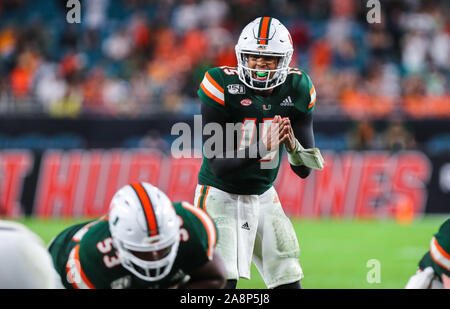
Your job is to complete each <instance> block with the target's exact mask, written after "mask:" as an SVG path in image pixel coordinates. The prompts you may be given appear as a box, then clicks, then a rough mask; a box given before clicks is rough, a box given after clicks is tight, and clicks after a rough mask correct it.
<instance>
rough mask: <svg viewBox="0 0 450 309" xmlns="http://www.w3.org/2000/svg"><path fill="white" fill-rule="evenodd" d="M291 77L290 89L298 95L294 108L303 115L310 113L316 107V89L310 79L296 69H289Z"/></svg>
mask: <svg viewBox="0 0 450 309" xmlns="http://www.w3.org/2000/svg"><path fill="white" fill-rule="evenodd" d="M289 75H292V87H293V88H294V91H296V92H297V93H298V94H299V97H300V98H302V99H301V100H297V102H296V104H295V107H296V108H297V109H298V110H300V111H301V112H303V113H311V112H312V111H313V110H314V107H315V105H316V89H315V88H314V85H313V83H312V81H311V78H310V77H309V76H308V74H306V73H305V72H304V71H302V70H300V69H296V68H291V69H289Z"/></svg>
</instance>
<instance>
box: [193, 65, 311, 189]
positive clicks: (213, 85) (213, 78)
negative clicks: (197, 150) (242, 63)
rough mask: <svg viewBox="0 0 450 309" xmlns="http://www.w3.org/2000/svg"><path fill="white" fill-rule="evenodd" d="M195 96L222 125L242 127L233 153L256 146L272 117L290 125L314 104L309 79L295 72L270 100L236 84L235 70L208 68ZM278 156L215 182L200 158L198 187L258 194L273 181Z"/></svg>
mask: <svg viewBox="0 0 450 309" xmlns="http://www.w3.org/2000/svg"><path fill="white" fill-rule="evenodd" d="M198 95H199V97H200V99H201V100H202V102H203V103H204V104H208V105H210V106H213V107H214V108H216V109H218V110H219V111H221V113H222V114H223V115H224V117H225V118H226V123H232V124H238V123H240V124H242V130H243V133H242V137H241V139H240V141H239V145H236V146H237V147H236V149H242V148H245V147H248V146H250V144H252V143H255V142H258V141H259V139H260V138H261V137H262V134H263V131H265V130H267V129H268V127H269V126H270V123H271V121H272V120H273V118H274V117H275V116H276V115H280V116H281V117H289V119H290V120H291V123H295V122H296V121H301V119H302V116H304V115H306V114H309V113H311V112H312V111H313V110H314V107H315V102H316V92H315V89H314V86H313V84H312V82H311V79H310V78H309V76H308V75H307V74H306V73H305V72H303V71H301V70H299V69H290V71H289V74H288V76H287V78H286V81H285V82H284V83H283V84H282V85H280V86H278V87H277V88H275V89H274V91H273V93H272V94H271V95H270V96H261V95H258V94H257V93H256V92H254V91H253V90H252V89H251V88H249V87H247V86H246V85H245V84H244V83H242V82H241V81H240V80H239V77H238V75H237V68H232V67H220V68H212V69H210V70H208V71H207V72H206V73H205V77H204V78H203V81H202V83H201V84H200V88H199V90H198ZM223 129H224V132H225V131H226V130H225V128H223ZM281 156H282V148H280V151H277V152H276V153H271V154H269V155H268V156H266V157H263V158H262V159H261V160H260V162H254V163H252V164H250V165H248V166H247V167H246V168H244V169H242V170H240V171H239V173H229V174H227V175H226V176H223V177H220V178H219V177H217V176H216V175H215V174H214V173H213V172H212V170H211V168H210V166H209V163H208V159H207V158H206V156H205V155H203V163H202V167H201V169H200V173H199V176H198V179H199V183H201V184H205V185H210V186H213V187H216V188H218V189H221V190H223V191H226V192H229V193H234V194H262V193H264V192H265V191H266V190H268V189H269V188H270V187H271V186H272V184H273V182H274V181H275V178H276V176H277V173H278V170H279V167H280V162H281ZM274 159H278V160H276V161H272V160H274ZM267 161H272V162H275V163H276V164H273V165H272V167H271V168H262V164H261V163H262V162H267Z"/></svg>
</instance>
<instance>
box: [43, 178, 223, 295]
mask: <svg viewBox="0 0 450 309" xmlns="http://www.w3.org/2000/svg"><path fill="white" fill-rule="evenodd" d="M216 239H217V234H216V228H215V225H214V222H213V221H212V220H211V218H210V217H209V216H208V215H207V214H206V213H205V212H204V211H202V210H200V209H197V208H195V207H193V206H192V205H190V204H189V203H186V202H181V203H172V202H171V201H170V200H169V198H168V197H167V196H166V195H165V194H164V193H163V192H162V191H160V190H159V189H158V188H156V187H154V186H152V185H150V184H148V183H135V184H130V185H127V186H125V187H123V188H121V189H120V190H119V191H117V193H116V194H115V195H114V197H113V199H112V201H111V205H110V211H109V213H108V215H106V216H104V217H102V218H100V219H97V220H93V221H90V222H87V223H83V224H78V225H74V226H71V227H69V228H67V229H66V230H64V231H63V232H61V233H60V234H59V235H58V236H57V237H56V238H55V239H54V240H53V241H52V243H51V244H50V246H49V251H50V254H51V256H52V259H53V264H54V267H55V269H56V271H57V272H58V273H59V275H60V278H61V282H62V284H63V286H64V287H66V288H69V289H71V288H75V289H81V288H88V289H93V288H101V289H109V288H135V289H136V288H154V289H157V288H207V289H213V288H222V287H223V286H224V284H225V270H224V266H223V265H222V262H221V259H220V257H219V256H218V255H217V253H216V252H215V250H214V249H215V248H214V247H215V244H216Z"/></svg>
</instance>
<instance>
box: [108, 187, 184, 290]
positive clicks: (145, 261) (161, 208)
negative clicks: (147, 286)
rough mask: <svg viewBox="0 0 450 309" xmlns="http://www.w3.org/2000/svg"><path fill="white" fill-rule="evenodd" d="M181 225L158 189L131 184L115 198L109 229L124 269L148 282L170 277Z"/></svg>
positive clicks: (168, 202) (164, 196) (169, 202)
mask: <svg viewBox="0 0 450 309" xmlns="http://www.w3.org/2000/svg"><path fill="white" fill-rule="evenodd" d="M180 226H181V221H180V219H179V218H178V216H177V214H176V212H175V209H174V207H173V205H172V202H171V201H170V200H169V198H168V197H167V196H166V195H165V194H164V193H163V192H162V191H160V190H159V189H158V188H156V187H154V186H152V185H150V184H147V183H139V184H132V185H128V186H125V187H123V188H121V189H120V190H119V191H117V193H116V194H115V195H114V197H113V199H112V201H111V205H110V212H109V227H110V231H111V236H112V241H113V245H114V247H115V248H116V249H117V252H118V256H119V259H120V262H121V264H122V266H123V267H124V268H125V269H127V270H128V271H130V272H131V273H133V274H134V275H135V276H136V277H138V278H140V279H142V280H145V281H158V280H161V279H162V278H164V277H165V276H167V275H168V274H169V273H170V271H171V269H172V266H173V263H174V262H175V259H176V256H177V252H178V246H179V242H180Z"/></svg>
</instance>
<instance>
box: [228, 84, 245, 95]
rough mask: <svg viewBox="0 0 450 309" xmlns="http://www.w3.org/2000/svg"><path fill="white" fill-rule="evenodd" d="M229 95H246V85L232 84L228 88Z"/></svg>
mask: <svg viewBox="0 0 450 309" xmlns="http://www.w3.org/2000/svg"><path fill="white" fill-rule="evenodd" d="M227 89H228V93H229V94H245V87H244V85H240V84H231V85H228V86H227Z"/></svg>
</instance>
